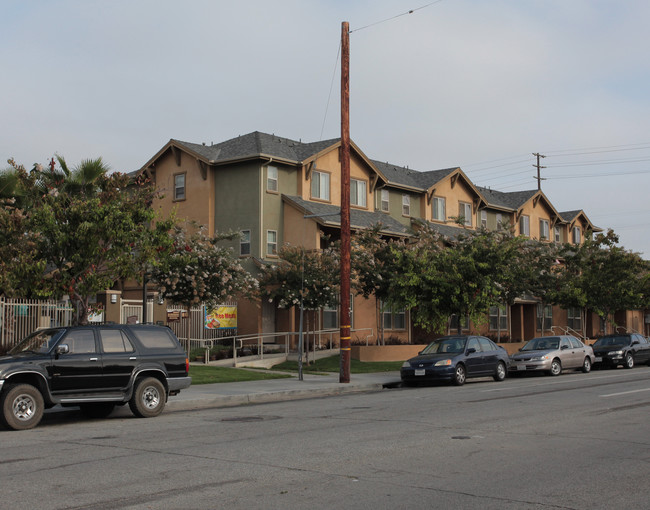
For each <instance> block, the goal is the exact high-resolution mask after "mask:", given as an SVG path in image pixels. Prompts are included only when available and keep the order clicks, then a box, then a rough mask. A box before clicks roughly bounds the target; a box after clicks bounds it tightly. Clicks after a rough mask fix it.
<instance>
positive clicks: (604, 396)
mask: <svg viewBox="0 0 650 510" xmlns="http://www.w3.org/2000/svg"><path fill="white" fill-rule="evenodd" d="M642 391H650V388H644V389H642V390H630V391H621V392H620V393H610V394H608V395H599V396H600V397H603V398H607V397H618V396H620V395H629V394H630V393H641V392H642Z"/></svg>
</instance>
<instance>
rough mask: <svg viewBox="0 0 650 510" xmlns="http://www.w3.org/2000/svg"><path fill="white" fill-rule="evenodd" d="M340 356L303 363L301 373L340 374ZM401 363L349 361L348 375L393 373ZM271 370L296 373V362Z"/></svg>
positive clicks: (288, 362) (283, 364) (281, 364)
mask: <svg viewBox="0 0 650 510" xmlns="http://www.w3.org/2000/svg"><path fill="white" fill-rule="evenodd" d="M340 363H341V358H340V356H330V357H329V358H322V359H319V360H317V361H311V362H310V364H309V366H307V364H306V363H304V362H303V364H302V371H303V372H337V373H338V372H340V370H341V368H340V367H341V365H340ZM402 363H404V362H403V361H375V362H370V361H365V362H364V361H359V360H356V359H352V360H350V373H351V374H369V373H372V372H394V371H397V370H399V369H400V367H401V366H402ZM271 370H284V371H287V372H297V371H298V362H297V361H285V362H284V363H280V364H279V365H275V366H274V367H273V368H272V369H271Z"/></svg>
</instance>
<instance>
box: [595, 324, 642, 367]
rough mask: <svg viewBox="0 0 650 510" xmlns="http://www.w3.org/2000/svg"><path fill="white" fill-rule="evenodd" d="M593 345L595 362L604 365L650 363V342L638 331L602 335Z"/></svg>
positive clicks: (628, 365)
mask: <svg viewBox="0 0 650 510" xmlns="http://www.w3.org/2000/svg"><path fill="white" fill-rule="evenodd" d="M592 347H593V349H594V355H595V356H596V358H595V362H596V363H597V364H602V365H603V366H610V367H616V366H618V365H623V366H624V367H625V368H632V367H633V366H634V365H637V364H640V363H648V364H649V365H650V343H649V342H648V340H647V338H646V337H644V336H643V335H639V334H638V333H624V334H613V335H605V336H601V337H600V338H599V339H598V340H596V343H594V344H593V346H592Z"/></svg>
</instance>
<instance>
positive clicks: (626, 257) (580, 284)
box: [560, 229, 648, 324]
mask: <svg viewBox="0 0 650 510" xmlns="http://www.w3.org/2000/svg"><path fill="white" fill-rule="evenodd" d="M617 243H618V236H617V235H616V234H615V233H614V231H613V230H611V229H610V230H608V231H607V233H606V234H597V235H595V236H587V238H586V239H585V241H584V243H582V244H581V245H580V246H570V245H567V246H566V247H565V249H564V250H563V255H564V261H565V264H564V267H563V274H562V279H561V281H562V285H563V287H564V288H565V290H564V291H563V292H561V293H560V300H561V302H562V304H563V305H564V306H567V305H569V306H571V305H576V304H583V305H584V308H586V309H588V310H592V311H593V312H595V313H596V314H597V315H598V316H599V317H601V318H602V319H604V320H605V322H606V324H610V323H613V314H614V312H616V311H618V310H634V309H640V308H645V307H646V306H647V304H648V303H647V301H646V300H645V295H646V294H645V292H644V282H645V278H646V275H647V262H646V261H644V260H643V259H642V258H641V256H640V255H639V254H638V253H635V252H632V251H629V250H626V249H625V248H623V247H621V246H618V244H617ZM583 324H584V321H583Z"/></svg>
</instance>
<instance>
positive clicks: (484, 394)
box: [0, 367, 650, 510]
mask: <svg viewBox="0 0 650 510" xmlns="http://www.w3.org/2000/svg"><path fill="white" fill-rule="evenodd" d="M335 384H336V383H335ZM649 408H650V368H649V367H638V368H635V369H633V370H623V369H618V370H606V371H594V372H592V373H590V374H582V373H566V374H563V375H561V376H559V377H556V378H551V377H544V376H533V377H530V376H528V377H519V378H509V379H507V380H506V381H504V382H502V383H496V382H493V381H492V380H490V379H481V380H473V381H470V382H469V383H468V384H466V385H465V386H463V387H453V386H447V385H433V386H425V387H418V388H394V389H382V390H379V389H377V390H372V391H361V392H354V393H348V394H340V395H333V396H326V397H325V396H319V397H315V398H306V399H305V398H301V399H299V400H285V401H277V402H268V403H260V404H250V403H249V404H244V405H239V406H227V407H212V406H210V407H207V408H203V409H197V410H187V409H177V410H174V409H173V406H172V407H170V409H168V410H166V411H165V413H163V415H161V416H159V417H158V418H155V419H136V418H133V417H132V416H131V415H130V413H129V412H128V408H127V409H120V410H118V411H116V412H115V413H114V414H113V415H111V416H110V417H109V418H107V419H104V420H87V419H84V418H82V417H81V415H80V414H79V413H76V412H64V413H50V414H48V416H46V418H45V419H44V421H43V423H42V424H41V425H40V426H39V427H38V428H36V429H33V430H29V431H22V432H9V431H0V459H1V461H0V488H1V489H2V498H0V509H3V510H4V509H14V508H51V509H68V510H69V509H81V508H93V509H116V508H128V509H176V508H178V509H180V508H183V509H188V508H201V509H203V508H229V509H240V508H241V509H244V508H246V509H250V508H260V509H275V508H278V509H280V508H282V509H286V508H305V509H307V508H310V509H314V508H317V509H320V508H323V509H325V508H327V509H331V508H355V509H356V508H364V509H365V508H368V509H371V508H372V509H383V508H391V509H395V508H463V509H465V508H469V509H473V508H476V509H491V508H495V509H496V508H499V509H503V508H508V509H510V508H511V509H548V508H554V509H555V508H565V509H594V508H597V509H598V508H603V509H604V508H607V509H609V508H611V507H613V506H615V507H618V508H646V507H647V501H648V498H649V497H650V490H648V475H649V474H650V470H649V468H648V463H649V461H650V437H649V434H650V427H649V426H648V409H649Z"/></svg>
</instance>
